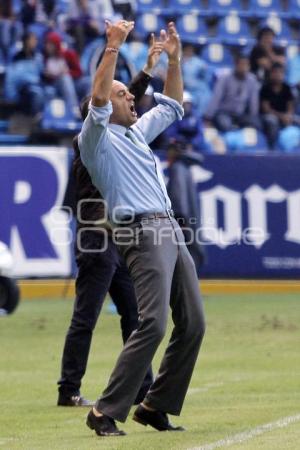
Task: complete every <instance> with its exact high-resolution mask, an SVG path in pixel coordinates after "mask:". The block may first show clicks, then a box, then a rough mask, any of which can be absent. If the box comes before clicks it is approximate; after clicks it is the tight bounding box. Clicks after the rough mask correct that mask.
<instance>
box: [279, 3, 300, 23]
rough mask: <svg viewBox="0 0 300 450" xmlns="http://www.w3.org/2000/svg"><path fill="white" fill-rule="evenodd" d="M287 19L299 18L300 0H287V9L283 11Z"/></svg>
mask: <svg viewBox="0 0 300 450" xmlns="http://www.w3.org/2000/svg"><path fill="white" fill-rule="evenodd" d="M283 17H286V18H287V19H300V0H288V7H287V10H286V11H285V12H284V13H283Z"/></svg>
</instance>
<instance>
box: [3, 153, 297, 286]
mask: <svg viewBox="0 0 300 450" xmlns="http://www.w3.org/2000/svg"><path fill="white" fill-rule="evenodd" d="M71 155H72V152H71V151H70V150H68V149H67V148H61V147H60V148H58V147H16V148H11V147H8V148H5V147H2V148H1V149H0V160H1V161H0V214H1V221H0V240H1V241H3V242H5V243H6V244H8V246H9V247H10V249H11V251H12V253H13V256H14V261H15V266H14V275H15V276H16V277H21V278H28V277H38V278H39V277H67V276H69V275H71V274H72V272H73V271H74V261H73V256H72V245H73V234H74V233H73V230H74V226H73V225H74V224H73V223H72V220H71V216H70V214H69V213H68V211H67V210H64V209H63V208H62V203H63V198H64V194H65V190H66V186H67V181H68V173H69V169H70V160H71ZM162 166H163V167H164V168H165V169H166V162H165V161H163V160H162ZM192 171H193V177H194V180H195V181H196V182H197V186H198V190H199V208H200V214H201V223H202V226H201V229H200V230H199V232H198V233H196V234H195V235H194V236H193V238H194V239H199V240H200V241H201V243H202V245H204V246H205V249H206V253H207V263H206V265H205V267H203V269H202V275H203V276H205V277H209V278H220V277H226V278H227V277H231V278H286V279H288V278H291V279H292V278H298V279H299V274H300V178H299V173H300V155H282V154H268V155H261V156H259V155H207V156H206V157H205V161H204V163H203V165H202V166H193V168H192ZM165 174H166V177H167V170H166V171H165Z"/></svg>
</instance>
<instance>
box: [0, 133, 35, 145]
mask: <svg viewBox="0 0 300 450" xmlns="http://www.w3.org/2000/svg"><path fill="white" fill-rule="evenodd" d="M28 141H29V139H28V136H24V135H23V134H7V133H0V145H20V144H27V143H28Z"/></svg>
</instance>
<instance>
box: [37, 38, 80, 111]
mask: <svg viewBox="0 0 300 450" xmlns="http://www.w3.org/2000/svg"><path fill="white" fill-rule="evenodd" d="M81 76H82V70H81V67H80V60H79V56H78V54H77V53H76V52H75V50H72V49H68V48H66V49H65V48H63V46H62V40H61V37H60V35H59V34H58V33H55V32H50V33H48V34H47V35H46V40H45V63H44V79H45V82H46V84H47V91H48V93H49V91H50V92H51V95H52V96H60V97H62V98H63V99H64V100H65V102H66V104H67V105H68V106H69V107H70V108H71V110H72V112H73V114H74V116H75V117H79V115H80V113H79V101H78V96H77V92H76V83H77V82H79V80H80V78H81ZM49 88H50V89H49Z"/></svg>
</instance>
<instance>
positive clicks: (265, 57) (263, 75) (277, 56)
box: [250, 26, 285, 83]
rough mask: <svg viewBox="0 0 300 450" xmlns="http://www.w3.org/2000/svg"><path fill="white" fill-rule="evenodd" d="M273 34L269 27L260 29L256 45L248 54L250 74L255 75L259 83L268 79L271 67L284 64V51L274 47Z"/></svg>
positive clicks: (276, 46) (281, 48)
mask: <svg viewBox="0 0 300 450" xmlns="http://www.w3.org/2000/svg"><path fill="white" fill-rule="evenodd" d="M275 36H276V35H275V32H274V30H273V29H272V28H270V27H269V26H264V27H262V28H261V29H260V30H259V32H258V36H257V44H256V45H255V46H254V47H253V49H252V51H251V53H250V66H251V72H253V73H254V74H255V75H256V78H257V79H258V81H259V82H260V83H263V82H264V81H266V80H267V79H268V78H269V75H270V70H271V68H272V65H273V64H275V63H279V64H282V65H284V64H285V50H284V48H283V47H280V46H278V45H275V43H274V39H275Z"/></svg>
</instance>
